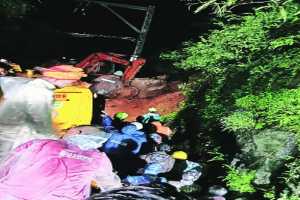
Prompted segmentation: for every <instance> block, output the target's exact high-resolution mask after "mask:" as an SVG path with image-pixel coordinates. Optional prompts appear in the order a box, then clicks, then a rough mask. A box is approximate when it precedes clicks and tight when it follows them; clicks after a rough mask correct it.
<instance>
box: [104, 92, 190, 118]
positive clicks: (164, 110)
mask: <svg viewBox="0 0 300 200" xmlns="http://www.w3.org/2000/svg"><path fill="white" fill-rule="evenodd" d="M184 98H185V97H184V96H183V94H182V93H181V92H178V91H177V92H172V93H166V94H162V95H159V96H155V97H151V98H136V99H127V98H118V99H107V100H106V105H105V111H106V112H107V113H108V114H109V115H110V116H113V115H114V114H115V113H116V112H120V111H123V112H127V113H128V114H129V118H128V120H130V121H131V120H135V118H136V117H137V116H139V115H141V114H144V113H147V112H148V108H150V107H155V108H157V110H158V112H159V113H160V114H161V115H165V114H168V113H170V112H174V111H176V110H178V108H179V104H180V102H182V101H183V100H184Z"/></svg>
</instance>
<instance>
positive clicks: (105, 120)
mask: <svg viewBox="0 0 300 200" xmlns="http://www.w3.org/2000/svg"><path fill="white" fill-rule="evenodd" d="M102 126H103V128H104V131H105V132H110V131H111V130H113V129H115V127H114V126H113V119H112V118H111V117H110V116H109V115H104V116H103V117H102Z"/></svg>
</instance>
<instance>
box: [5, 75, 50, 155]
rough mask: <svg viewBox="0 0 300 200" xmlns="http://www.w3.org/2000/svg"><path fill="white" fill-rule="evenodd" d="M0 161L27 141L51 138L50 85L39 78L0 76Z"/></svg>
mask: <svg viewBox="0 0 300 200" xmlns="http://www.w3.org/2000/svg"><path fill="white" fill-rule="evenodd" d="M0 87H1V89H2V91H3V94H4V99H3V101H2V102H1V104H0V160H2V158H3V157H4V156H6V155H7V153H8V152H9V151H10V150H11V149H12V148H14V147H15V146H17V145H19V144H22V143H24V142H26V141H28V140H31V139H37V138H53V137H54V136H53V134H52V133H53V130H52V123H51V110H52V101H53V92H52V90H53V89H54V86H53V85H52V84H50V83H48V82H47V81H44V80H41V79H28V78H21V77H0Z"/></svg>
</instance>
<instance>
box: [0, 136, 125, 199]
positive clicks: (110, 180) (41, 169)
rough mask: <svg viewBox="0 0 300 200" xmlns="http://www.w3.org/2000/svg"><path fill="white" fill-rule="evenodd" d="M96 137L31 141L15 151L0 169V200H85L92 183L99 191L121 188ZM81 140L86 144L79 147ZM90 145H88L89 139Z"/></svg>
mask: <svg viewBox="0 0 300 200" xmlns="http://www.w3.org/2000/svg"><path fill="white" fill-rule="evenodd" d="M90 136H92V137H90ZM97 136H98V135H96V134H94V135H85V134H82V135H76V138H75V139H74V138H73V136H69V137H67V138H66V139H62V140H51V139H40V140H31V141H29V142H27V143H24V144H22V145H20V146H18V147H17V148H16V149H14V150H13V151H12V152H11V153H10V154H9V156H8V157H7V158H6V159H5V160H4V162H2V163H1V165H0V200H84V199H86V198H88V197H89V196H90V192H91V183H92V182H94V183H95V182H96V184H97V186H98V187H100V189H101V191H107V190H110V189H113V188H118V187H121V186H122V185H121V181H120V178H119V177H118V176H117V175H116V174H114V173H113V169H112V165H111V162H110V160H109V159H108V157H107V156H106V154H105V153H102V152H99V151H98V150H97V149H96V148H98V147H99V146H101V145H102V143H103V141H102V140H101V139H103V137H102V138H100V140H99V142H98V143H97ZM78 137H83V140H84V141H87V143H85V144H83V145H82V144H81V143H82V142H78V141H82V140H78V139H79V138H78ZM89 138H90V139H91V142H88V139H89Z"/></svg>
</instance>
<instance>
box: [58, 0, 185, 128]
mask: <svg viewBox="0 0 300 200" xmlns="http://www.w3.org/2000/svg"><path fill="white" fill-rule="evenodd" d="M80 1H81V2H86V3H94V4H98V5H100V6H102V7H104V8H106V9H108V10H109V11H110V12H111V13H112V14H113V15H115V16H116V17H117V18H119V19H120V20H121V21H123V22H124V23H125V24H127V25H128V26H129V27H130V28H131V29H133V30H134V31H135V32H136V33H137V34H138V36H137V38H134V39H131V41H135V48H134V52H133V53H132V54H131V56H126V55H122V54H118V53H107V52H96V53H92V54H90V55H89V56H87V57H86V58H85V59H83V60H82V61H80V62H79V63H77V64H76V65H75V67H77V68H82V69H83V70H84V71H85V72H86V73H87V74H88V77H94V78H97V77H101V76H102V75H104V74H106V75H107V74H113V71H114V69H115V68H118V69H119V70H121V71H123V75H122V77H121V81H122V87H121V88H120V89H119V91H118V93H117V95H116V96H107V97H106V98H105V108H104V110H105V112H106V113H107V114H109V115H110V116H113V115H114V114H115V113H117V112H120V111H123V112H127V113H128V114H129V118H128V120H135V119H136V117H137V116H139V115H141V114H143V113H146V112H148V108H149V107H155V108H156V109H157V111H158V112H159V113H160V114H162V115H164V114H168V113H170V112H173V111H176V110H177V109H178V106H179V104H180V102H182V101H183V100H184V96H183V95H182V93H181V92H180V91H179V90H178V88H177V84H178V82H171V83H170V82H168V81H167V80H166V76H157V77H154V78H136V75H137V74H138V72H139V71H140V69H141V68H142V67H143V65H144V64H145V63H146V60H145V59H144V58H141V57H140V55H141V52H142V49H143V46H144V43H145V40H146V35H147V33H148V30H149V27H150V24H151V20H152V17H153V14H154V10H155V7H154V6H147V7H143V6H136V5H127V4H120V3H112V2H105V1H93V0H80ZM114 7H117V8H123V9H124V8H127V9H131V10H138V11H143V12H145V18H144V22H143V25H142V27H141V28H140V29H139V28H137V27H135V26H134V25H133V24H131V23H130V22H129V21H127V20H126V19H125V18H123V17H122V16H121V15H120V14H118V13H117V12H116V11H115V10H113V8H114ZM71 35H72V36H75V37H78V36H80V37H89V36H90V35H89V34H80V33H72V34H71ZM98 36H99V37H103V35H97V37H98ZM92 37H95V35H92ZM105 37H106V38H107V36H105ZM113 38H116V37H113ZM122 38H127V39H128V38H129V37H122ZM107 65H109V66H110V67H111V68H112V69H113V70H112V71H110V72H105V73H104V72H103V71H105V70H104V68H106V67H107ZM60 93H63V92H62V91H61V90H58V91H57V92H56V96H57V97H58V98H56V101H66V100H65V99H66V98H63V99H60V97H61V96H64V95H60ZM74 94H75V93H74ZM86 96H87V95H86ZM70 109H71V107H70ZM90 109H92V108H91V107H89V108H85V109H83V110H85V111H87V110H90ZM93 109H96V108H93ZM66 110H67V109H65V110H64V111H66ZM68 113H69V112H67V111H66V114H68ZM61 116H62V118H63V115H61ZM89 120H90V119H89V118H87V119H86V120H85V121H83V122H81V123H79V124H77V125H82V124H85V123H86V122H87V121H89Z"/></svg>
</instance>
